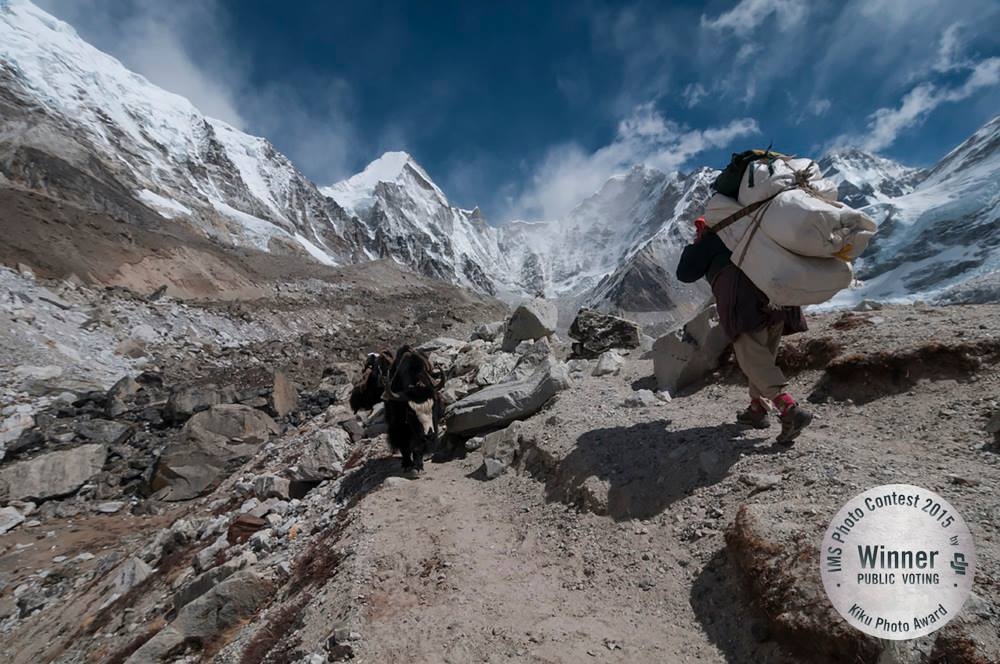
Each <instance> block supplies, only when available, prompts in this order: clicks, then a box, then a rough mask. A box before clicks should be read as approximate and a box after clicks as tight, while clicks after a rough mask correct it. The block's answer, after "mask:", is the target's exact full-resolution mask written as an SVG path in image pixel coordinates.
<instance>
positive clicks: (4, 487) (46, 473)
mask: <svg viewBox="0 0 1000 664" xmlns="http://www.w3.org/2000/svg"><path fill="white" fill-rule="evenodd" d="M107 456H108V448H107V446H106V445H80V446H79V447H74V448H72V449H68V450H58V451H56V452H49V453H48V454H42V455H40V456H37V457H35V458H33V459H27V460H25V461H18V462H15V463H12V464H9V465H7V466H4V467H3V468H2V469H0V501H3V502H7V501H11V500H32V501H38V500H46V499H48V498H58V497H60V496H66V495H69V494H71V493H73V492H74V491H76V490H77V489H79V488H80V487H81V486H83V484H84V482H86V481H87V480H89V479H90V478H91V477H93V476H94V475H96V474H97V473H99V472H101V468H102V467H103V466H104V461H105V460H106V459H107Z"/></svg>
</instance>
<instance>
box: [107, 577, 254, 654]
mask: <svg viewBox="0 0 1000 664" xmlns="http://www.w3.org/2000/svg"><path fill="white" fill-rule="evenodd" d="M273 592H274V586H273V584H272V583H271V582H270V581H268V580H267V579H265V578H264V577H262V576H259V575H257V574H255V573H253V572H251V571H243V572H237V573H236V574H233V575H232V576H230V577H229V578H227V579H226V580H225V581H223V582H221V583H220V584H219V585H217V586H215V587H214V588H212V589H211V590H209V591H208V592H206V593H205V594H203V595H201V596H200V597H198V598H196V599H194V600H193V601H191V602H190V603H189V604H186V605H185V606H183V607H182V608H181V609H180V610H179V611H178V612H177V617H176V618H174V621H173V622H172V623H170V624H169V625H167V626H166V627H164V628H163V629H161V630H160V631H159V632H157V634H156V636H154V637H153V638H152V639H150V640H149V641H147V642H146V643H145V644H144V645H143V646H142V647H141V648H139V649H138V650H136V651H135V653H133V654H132V656H131V657H129V658H128V659H127V660H126V662H129V663H131V664H138V663H140V662H159V661H163V660H165V659H167V654H168V653H169V652H170V651H172V650H175V649H178V648H180V647H181V646H182V645H183V644H184V643H185V642H200V643H205V642H208V641H209V640H211V639H212V638H213V637H215V636H216V635H218V634H220V633H223V632H225V631H226V630H228V629H229V628H231V627H234V626H236V625H238V624H239V623H241V622H242V621H244V620H246V619H249V618H252V617H254V616H256V615H257V610H258V609H259V608H260V607H261V606H262V605H263V604H264V603H265V602H266V601H267V600H268V599H269V598H270V597H271V596H272V593H273Z"/></svg>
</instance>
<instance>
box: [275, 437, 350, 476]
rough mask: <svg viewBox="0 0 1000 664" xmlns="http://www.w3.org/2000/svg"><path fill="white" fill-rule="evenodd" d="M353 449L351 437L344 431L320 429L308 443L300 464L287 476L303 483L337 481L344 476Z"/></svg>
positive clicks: (293, 467)
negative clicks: (336, 479) (345, 464)
mask: <svg viewBox="0 0 1000 664" xmlns="http://www.w3.org/2000/svg"><path fill="white" fill-rule="evenodd" d="M351 449H352V445H351V435H350V434H349V433H348V432H347V431H345V430H344V429H342V428H340V427H332V428H329V429H320V430H319V431H317V432H316V433H314V434H313V435H312V436H311V437H310V438H309V439H308V440H307V441H306V444H305V445H304V446H303V448H302V456H301V457H300V458H299V462H298V463H297V464H296V465H294V466H292V467H291V468H289V469H288V471H287V473H286V474H287V475H288V476H289V477H290V478H291V479H293V480H298V481H302V482H322V481H323V480H331V479H335V478H337V477H340V476H341V475H342V474H343V472H344V462H346V461H347V457H348V456H350V454H351Z"/></svg>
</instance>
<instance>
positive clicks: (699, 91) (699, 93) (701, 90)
mask: <svg viewBox="0 0 1000 664" xmlns="http://www.w3.org/2000/svg"><path fill="white" fill-rule="evenodd" d="M707 95H708V90H706V89H705V86H704V85H702V84H701V83H689V84H688V85H686V86H685V87H684V91H683V92H681V97H682V98H683V99H684V104H685V105H686V106H687V107H688V108H694V107H695V106H697V105H698V104H700V103H701V100H702V99H704V98H705V97H706V96H707Z"/></svg>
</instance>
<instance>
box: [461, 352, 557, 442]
mask: <svg viewBox="0 0 1000 664" xmlns="http://www.w3.org/2000/svg"><path fill="white" fill-rule="evenodd" d="M567 387H569V373H568V372H567V370H566V367H565V365H563V364H562V363H560V362H558V361H556V360H555V358H553V357H551V356H548V357H546V358H545V359H544V360H543V361H542V362H541V364H539V365H538V366H537V367H536V368H535V370H534V371H533V372H532V373H531V374H530V375H528V376H526V377H524V378H520V379H516V380H510V381H505V382H503V383H498V384H496V385H491V386H489V387H486V388H483V389H482V390H480V391H478V392H475V393H474V394H471V395H469V396H467V397H465V398H464V399H462V400H460V401H456V402H455V403H453V404H452V405H451V406H449V407H448V409H447V411H446V413H445V422H446V424H447V427H448V433H452V434H472V433H474V432H476V431H482V430H484V429H495V428H497V427H501V426H504V425H505V424H509V423H510V422H513V421H514V420H520V419H523V418H525V417H528V416H529V415H532V414H533V413H535V412H537V411H538V410H539V409H541V407H542V406H544V405H545V402H547V401H548V400H549V399H551V398H552V397H553V396H555V395H556V393H558V392H559V391H561V390H564V389H566V388H567Z"/></svg>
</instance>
